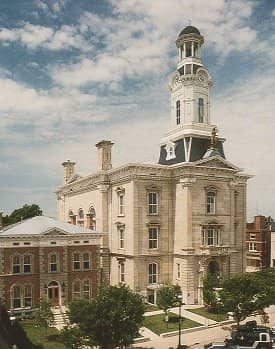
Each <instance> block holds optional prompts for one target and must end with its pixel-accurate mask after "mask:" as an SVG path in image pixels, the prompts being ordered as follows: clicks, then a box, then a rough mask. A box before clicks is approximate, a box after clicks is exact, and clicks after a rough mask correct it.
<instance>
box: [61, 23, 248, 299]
mask: <svg viewBox="0 0 275 349" xmlns="http://www.w3.org/2000/svg"><path fill="white" fill-rule="evenodd" d="M203 41H204V38H203V36H202V35H201V34H200V32H199V31H198V29H197V28H194V27H192V26H188V27H186V28H185V29H184V30H182V32H181V33H180V34H179V36H178V38H177V40H176V45H177V48H178V57H179V58H178V65H177V70H176V71H175V72H174V73H173V74H172V76H171V77H170V79H169V89H170V93H171V115H170V117H169V121H170V122H169V124H170V126H169V129H168V131H167V132H166V134H165V135H164V137H163V139H162V140H161V143H160V158H159V163H158V164H148V163H146V164H145V163H131V164H126V165H124V166H121V167H118V168H112V156H111V155H112V154H111V149H112V146H113V143H112V142H110V141H101V142H99V143H98V144H97V145H96V146H97V148H98V170H97V172H95V173H93V174H91V175H89V176H87V177H79V176H76V175H75V171H74V167H75V163H73V162H71V161H66V162H64V163H63V166H64V184H63V185H62V186H61V187H59V188H58V189H57V207H58V217H59V219H66V220H67V221H69V222H71V223H73V224H79V225H84V226H87V227H91V228H95V227H96V229H97V230H98V231H99V232H102V233H106V234H105V235H104V236H105V238H104V242H103V247H104V256H103V260H104V263H103V267H104V273H103V275H104V277H105V280H106V281H107V282H110V283H111V284H118V283H126V284H127V285H129V286H130V287H131V288H132V289H133V290H136V291H138V292H141V293H142V294H144V295H145V296H146V297H147V299H148V301H150V302H152V303H154V302H155V301H156V291H157V289H158V287H159V286H160V285H161V284H164V283H168V282H169V283H174V284H179V285H180V287H181V289H182V292H183V298H184V299H183V301H184V302H185V303H187V304H192V303H201V302H202V286H203V277H204V276H205V275H206V273H207V272H212V273H218V274H219V275H220V276H228V275H230V274H234V273H240V272H243V271H244V270H245V254H244V246H245V228H246V183H247V179H248V178H249V176H247V175H245V174H244V173H242V172H241V170H240V169H239V168H238V167H236V166H234V165H233V164H231V163H230V162H229V161H228V160H226V159H225V155H224V150H223V143H224V141H225V139H224V138H222V137H220V136H217V128H216V126H215V125H212V124H211V120H210V88H211V86H212V84H213V82H212V78H211V75H210V73H209V72H208V70H207V69H206V67H205V66H204V65H203V63H202V60H201V57H200V48H201V45H202V44H203Z"/></svg>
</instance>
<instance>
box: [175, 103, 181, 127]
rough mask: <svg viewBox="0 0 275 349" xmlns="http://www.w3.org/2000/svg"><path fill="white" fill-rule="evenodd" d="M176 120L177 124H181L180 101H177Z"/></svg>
mask: <svg viewBox="0 0 275 349" xmlns="http://www.w3.org/2000/svg"><path fill="white" fill-rule="evenodd" d="M176 121H177V125H179V124H180V101H177V102H176Z"/></svg>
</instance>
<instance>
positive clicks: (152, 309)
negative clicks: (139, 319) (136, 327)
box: [145, 303, 160, 312]
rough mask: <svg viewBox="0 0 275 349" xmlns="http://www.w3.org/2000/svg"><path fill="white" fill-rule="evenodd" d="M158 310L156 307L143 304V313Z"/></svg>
mask: <svg viewBox="0 0 275 349" xmlns="http://www.w3.org/2000/svg"><path fill="white" fill-rule="evenodd" d="M154 310H160V309H159V308H158V307H157V306H156V305H153V304H148V303H145V312H146V311H154Z"/></svg>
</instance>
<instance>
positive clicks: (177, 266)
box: [176, 263, 180, 279]
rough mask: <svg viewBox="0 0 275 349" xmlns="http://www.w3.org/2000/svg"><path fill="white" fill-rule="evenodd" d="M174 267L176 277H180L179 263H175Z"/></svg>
mask: <svg viewBox="0 0 275 349" xmlns="http://www.w3.org/2000/svg"><path fill="white" fill-rule="evenodd" d="M176 269H177V279H180V263H177V264H176Z"/></svg>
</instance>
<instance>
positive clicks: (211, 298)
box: [203, 273, 219, 312]
mask: <svg viewBox="0 0 275 349" xmlns="http://www.w3.org/2000/svg"><path fill="white" fill-rule="evenodd" d="M218 286H219V279H218V275H217V274H215V273H208V274H207V275H206V277H205V278H204V280H203V301H204V304H205V306H206V307H207V308H208V310H209V311H210V312H211V311H213V312H214V311H216V310H217V307H218V305H217V303H218V299H217V293H216V292H215V288H216V287H218Z"/></svg>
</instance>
